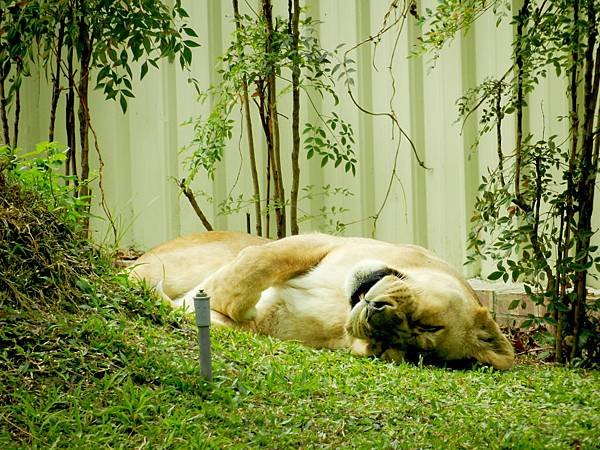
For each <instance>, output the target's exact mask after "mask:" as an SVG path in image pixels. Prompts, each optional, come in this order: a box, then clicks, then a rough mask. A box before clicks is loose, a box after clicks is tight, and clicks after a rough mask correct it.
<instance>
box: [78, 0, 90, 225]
mask: <svg viewBox="0 0 600 450" xmlns="http://www.w3.org/2000/svg"><path fill="white" fill-rule="evenodd" d="M79 5H80V13H81V17H80V18H79V45H80V46H81V51H80V54H79V83H78V86H77V95H78V96H79V106H78V111H77V113H78V118H79V145H80V149H81V153H80V158H81V181H82V184H81V185H80V189H79V193H80V195H81V197H83V198H84V199H85V200H84V201H85V208H86V213H87V214H85V216H84V220H83V230H84V233H86V234H88V235H89V232H90V216H89V212H90V209H91V198H90V197H91V190H90V185H89V178H90V142H89V133H90V111H89V104H88V94H89V81H90V63H91V56H92V37H91V36H90V30H89V26H88V24H87V23H86V20H87V18H88V11H87V8H86V7H85V1H81V2H80V3H79Z"/></svg>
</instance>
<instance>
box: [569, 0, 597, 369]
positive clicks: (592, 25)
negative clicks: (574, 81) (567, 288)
mask: <svg viewBox="0 0 600 450" xmlns="http://www.w3.org/2000/svg"><path fill="white" fill-rule="evenodd" d="M587 22H588V24H589V25H588V33H587V35H588V40H587V47H586V52H585V74H584V92H585V95H584V112H583V127H582V131H583V133H582V148H581V158H580V173H581V176H580V179H579V183H578V187H577V191H578V197H579V198H578V213H579V214H578V216H579V217H578V219H579V220H578V223H577V246H576V258H577V263H578V264H579V265H581V266H583V267H585V266H586V265H587V264H588V261H589V249H590V236H591V234H592V212H593V206H594V192H595V189H594V187H595V182H596V172H597V167H593V161H594V134H593V133H594V122H595V117H594V113H595V112H596V102H597V94H598V85H597V83H598V77H594V67H595V63H594V51H595V47H596V34H597V31H596V10H595V8H594V2H592V1H590V2H587ZM576 294H577V297H576V300H575V304H574V308H573V337H574V339H573V346H572V347H571V354H570V359H574V358H576V357H577V356H579V355H580V352H581V349H580V346H579V337H580V334H581V329H582V326H583V322H584V319H585V310H586V302H587V269H584V270H581V271H579V272H578V273H577V281H576Z"/></svg>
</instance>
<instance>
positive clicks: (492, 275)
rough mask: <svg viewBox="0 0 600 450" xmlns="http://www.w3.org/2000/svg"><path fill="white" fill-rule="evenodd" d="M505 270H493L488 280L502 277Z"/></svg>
mask: <svg viewBox="0 0 600 450" xmlns="http://www.w3.org/2000/svg"><path fill="white" fill-rule="evenodd" d="M504 273H505V272H501V271H499V270H497V271H495V272H492V273H490V274H489V275H488V280H492V281H495V280H499V279H500V278H502V275H504Z"/></svg>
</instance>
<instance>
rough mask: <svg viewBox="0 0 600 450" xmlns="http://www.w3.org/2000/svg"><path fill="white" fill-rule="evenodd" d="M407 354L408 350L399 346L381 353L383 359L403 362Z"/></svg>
mask: <svg viewBox="0 0 600 450" xmlns="http://www.w3.org/2000/svg"><path fill="white" fill-rule="evenodd" d="M405 356H406V352H403V351H402V350H398V349H397V348H388V349H387V350H386V351H385V352H383V353H382V354H381V359H383V360H384V361H387V362H402V361H404V358H405Z"/></svg>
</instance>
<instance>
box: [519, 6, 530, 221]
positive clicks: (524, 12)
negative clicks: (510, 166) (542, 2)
mask: <svg viewBox="0 0 600 450" xmlns="http://www.w3.org/2000/svg"><path fill="white" fill-rule="evenodd" d="M528 16H529V0H525V2H524V3H523V6H522V7H521V9H520V10H519V15H518V19H517V20H518V21H517V38H516V48H515V59H516V64H517V130H516V135H517V136H516V145H515V203H516V205H517V206H519V207H520V208H521V209H523V210H524V211H530V210H531V207H530V206H529V205H527V204H526V203H525V202H524V200H523V196H522V194H521V165H522V156H523V155H522V153H523V152H522V150H523V105H524V102H523V49H522V48H521V46H522V42H523V27H524V25H525V22H526V21H527V18H528Z"/></svg>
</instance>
